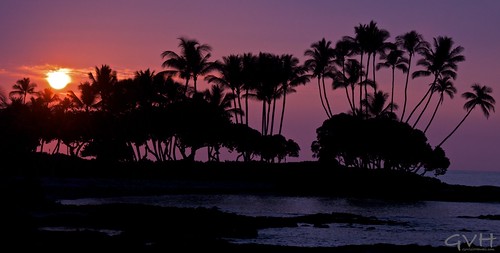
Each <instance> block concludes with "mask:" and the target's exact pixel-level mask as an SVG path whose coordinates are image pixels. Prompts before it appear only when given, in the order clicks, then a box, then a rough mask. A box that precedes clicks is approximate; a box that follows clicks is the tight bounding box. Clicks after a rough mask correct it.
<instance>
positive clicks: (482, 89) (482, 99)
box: [437, 83, 495, 147]
mask: <svg viewBox="0 0 500 253" xmlns="http://www.w3.org/2000/svg"><path fill="white" fill-rule="evenodd" d="M492 92H493V89H492V88H490V87H488V86H483V85H480V84H478V83H475V84H473V85H472V92H470V91H468V92H465V93H463V94H462V97H463V98H465V99H467V102H465V104H464V109H465V110H466V111H467V114H465V117H464V118H463V119H462V120H461V121H460V123H458V125H457V126H456V127H455V129H453V131H451V133H450V134H448V136H446V138H444V140H443V141H441V143H439V145H437V146H438V147H441V146H442V145H443V144H444V143H445V142H446V141H447V140H448V139H449V138H450V137H451V136H452V135H453V134H454V133H455V132H456V131H457V129H458V128H459V127H460V126H461V125H462V123H464V121H465V119H467V117H469V115H470V113H471V112H472V111H473V110H474V109H475V108H476V107H477V106H479V107H480V108H481V110H482V111H483V115H484V116H485V117H486V118H489V116H490V112H491V111H493V112H494V111H495V99H494V98H493V97H492V96H491V95H490V94H491V93H492Z"/></svg>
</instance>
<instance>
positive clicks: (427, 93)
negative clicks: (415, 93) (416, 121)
mask: <svg viewBox="0 0 500 253" xmlns="http://www.w3.org/2000/svg"><path fill="white" fill-rule="evenodd" d="M436 81H437V76H435V77H434V82H432V85H431V87H429V89H428V90H427V92H426V93H425V95H424V97H422V99H421V100H420V102H418V104H417V105H416V106H415V108H413V110H412V111H411V113H410V115H409V116H408V118H407V119H406V121H405V122H406V123H408V121H410V119H411V116H413V114H414V113H415V111H416V110H417V109H418V107H420V105H422V103H423V102H424V100H425V99H426V98H427V96H429V93H430V92H431V91H432V87H434V85H436Z"/></svg>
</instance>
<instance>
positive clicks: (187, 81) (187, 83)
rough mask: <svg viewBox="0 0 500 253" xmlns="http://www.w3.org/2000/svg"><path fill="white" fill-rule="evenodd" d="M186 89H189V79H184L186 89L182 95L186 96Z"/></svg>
mask: <svg viewBox="0 0 500 253" xmlns="http://www.w3.org/2000/svg"><path fill="white" fill-rule="evenodd" d="M188 88H189V78H186V87H185V88H184V95H186V94H187V91H188Z"/></svg>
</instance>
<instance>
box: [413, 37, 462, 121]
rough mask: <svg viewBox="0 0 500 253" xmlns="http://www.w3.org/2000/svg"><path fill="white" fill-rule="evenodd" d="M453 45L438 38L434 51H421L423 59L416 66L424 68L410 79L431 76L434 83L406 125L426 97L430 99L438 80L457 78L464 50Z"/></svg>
mask: <svg viewBox="0 0 500 253" xmlns="http://www.w3.org/2000/svg"><path fill="white" fill-rule="evenodd" d="M453 44H454V42H453V39H452V38H450V37H441V36H439V37H437V38H434V49H432V48H430V47H425V48H423V49H422V55H423V57H424V58H423V59H420V60H419V61H418V63H417V65H420V66H422V67H424V70H418V71H415V72H413V74H412V78H416V77H421V76H424V77H425V76H431V75H432V76H434V81H432V83H431V85H430V87H429V89H428V90H427V92H426V93H425V95H424V97H422V99H421V100H420V102H419V103H418V104H417V105H416V106H415V108H414V109H413V110H412V112H411V113H410V115H409V116H408V118H407V119H406V123H408V121H409V120H410V118H411V117H412V115H413V113H415V111H416V110H417V108H418V107H419V106H420V105H421V104H422V103H423V102H424V100H425V99H426V98H427V96H429V94H431V97H432V90H433V89H434V86H435V85H436V82H437V80H438V79H439V78H444V77H446V76H449V77H451V78H452V79H453V80H455V79H456V78H457V73H456V71H457V69H458V66H457V64H458V63H459V62H462V61H464V60H465V57H464V56H463V55H461V53H462V51H463V50H464V48H463V47H461V46H457V47H455V48H453ZM429 100H430V99H429ZM429 100H428V101H429ZM428 104H429V102H427V103H426V106H425V107H424V109H423V110H422V112H421V113H420V115H419V117H418V119H417V120H416V122H415V124H414V125H416V124H417V123H418V121H419V119H420V118H421V117H422V115H423V113H424V112H425V110H426V109H427V105H428Z"/></svg>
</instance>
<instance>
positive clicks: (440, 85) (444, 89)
mask: <svg viewBox="0 0 500 253" xmlns="http://www.w3.org/2000/svg"><path fill="white" fill-rule="evenodd" d="M432 92H439V101H438V103H437V105H436V109H434V112H433V113H432V117H431V119H430V120H429V123H427V126H426V127H425V130H424V133H426V132H427V129H429V126H430V125H431V123H432V121H433V120H434V117H435V116H436V113H437V111H438V109H439V106H440V105H442V104H443V102H444V95H445V94H446V95H448V96H449V97H450V98H451V99H453V97H454V96H455V93H457V88H455V86H454V85H453V82H452V81H451V80H450V77H448V76H447V77H444V78H440V79H438V81H437V83H436V86H434V90H433V91H432Z"/></svg>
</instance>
